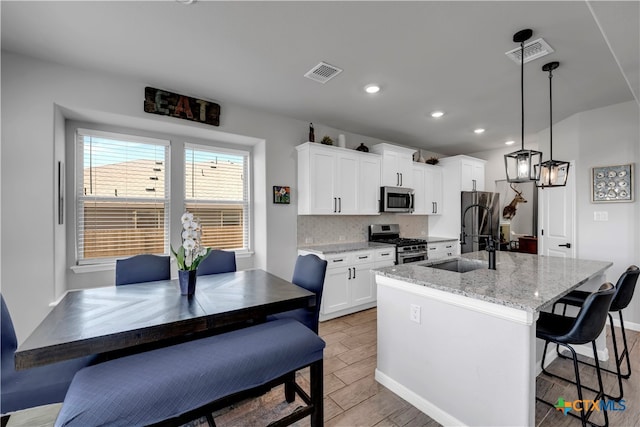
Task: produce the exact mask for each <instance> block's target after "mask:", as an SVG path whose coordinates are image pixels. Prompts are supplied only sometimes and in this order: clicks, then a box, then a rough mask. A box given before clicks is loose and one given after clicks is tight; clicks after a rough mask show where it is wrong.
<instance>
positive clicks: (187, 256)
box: [171, 212, 211, 270]
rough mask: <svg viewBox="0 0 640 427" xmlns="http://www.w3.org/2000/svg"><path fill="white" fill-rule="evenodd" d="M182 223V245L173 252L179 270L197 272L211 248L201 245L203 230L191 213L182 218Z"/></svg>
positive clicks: (172, 250)
mask: <svg viewBox="0 0 640 427" xmlns="http://www.w3.org/2000/svg"><path fill="white" fill-rule="evenodd" d="M180 221H182V245H180V248H179V249H178V250H177V251H175V250H174V249H173V246H172V247H171V252H172V253H173V256H175V257H176V261H177V262H178V269H179V270H195V269H197V268H198V265H199V264H200V263H201V262H202V260H203V259H205V258H206V257H207V255H209V252H211V248H205V247H203V246H202V244H201V241H200V240H201V237H202V229H201V228H200V223H199V222H198V220H197V219H195V218H194V217H193V214H192V213H191V212H185V213H184V214H183V215H182V218H180Z"/></svg>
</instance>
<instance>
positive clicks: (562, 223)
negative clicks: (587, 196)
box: [538, 162, 576, 258]
mask: <svg viewBox="0 0 640 427" xmlns="http://www.w3.org/2000/svg"><path fill="white" fill-rule="evenodd" d="M575 188H576V186H575V164H574V162H571V165H570V166H569V177H568V178H567V185H566V186H564V187H553V188H545V189H544V190H540V189H539V190H538V200H539V210H538V212H539V214H538V224H540V225H539V227H540V230H539V233H538V241H539V243H541V248H539V253H540V254H541V255H546V256H559V257H567V258H575V257H576V239H575V221H576V191H575Z"/></svg>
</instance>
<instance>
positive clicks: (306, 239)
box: [304, 237, 313, 243]
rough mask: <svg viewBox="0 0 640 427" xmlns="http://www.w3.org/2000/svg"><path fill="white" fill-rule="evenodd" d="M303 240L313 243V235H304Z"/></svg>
mask: <svg viewBox="0 0 640 427" xmlns="http://www.w3.org/2000/svg"><path fill="white" fill-rule="evenodd" d="M304 242H305V243H313V237H305V239H304Z"/></svg>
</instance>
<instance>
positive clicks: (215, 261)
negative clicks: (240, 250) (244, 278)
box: [196, 249, 236, 276]
mask: <svg viewBox="0 0 640 427" xmlns="http://www.w3.org/2000/svg"><path fill="white" fill-rule="evenodd" d="M233 271H236V253H235V252H231V251H222V250H220V249H212V250H211V252H209V255H208V256H207V257H206V258H205V259H203V260H202V261H201V262H200V264H199V265H198V269H197V270H196V275H198V276H204V275H207V274H218V273H231V272H233Z"/></svg>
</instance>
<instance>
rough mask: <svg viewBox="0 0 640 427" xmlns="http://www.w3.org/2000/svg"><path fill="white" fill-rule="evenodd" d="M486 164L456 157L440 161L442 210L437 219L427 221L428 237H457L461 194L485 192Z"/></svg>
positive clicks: (464, 157) (479, 160) (444, 158)
mask: <svg viewBox="0 0 640 427" xmlns="http://www.w3.org/2000/svg"><path fill="white" fill-rule="evenodd" d="M485 163H486V161H485V160H482V159H476V158H474V157H469V156H464V155H459V156H452V157H443V158H441V159H440V162H439V165H441V167H442V209H439V212H440V215H437V216H433V217H432V218H430V219H429V235H430V236H442V237H457V236H459V235H460V227H461V224H460V215H461V212H460V207H461V194H460V192H461V191H473V188H474V185H475V189H476V190H477V191H484V188H485V185H484V165H485Z"/></svg>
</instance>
